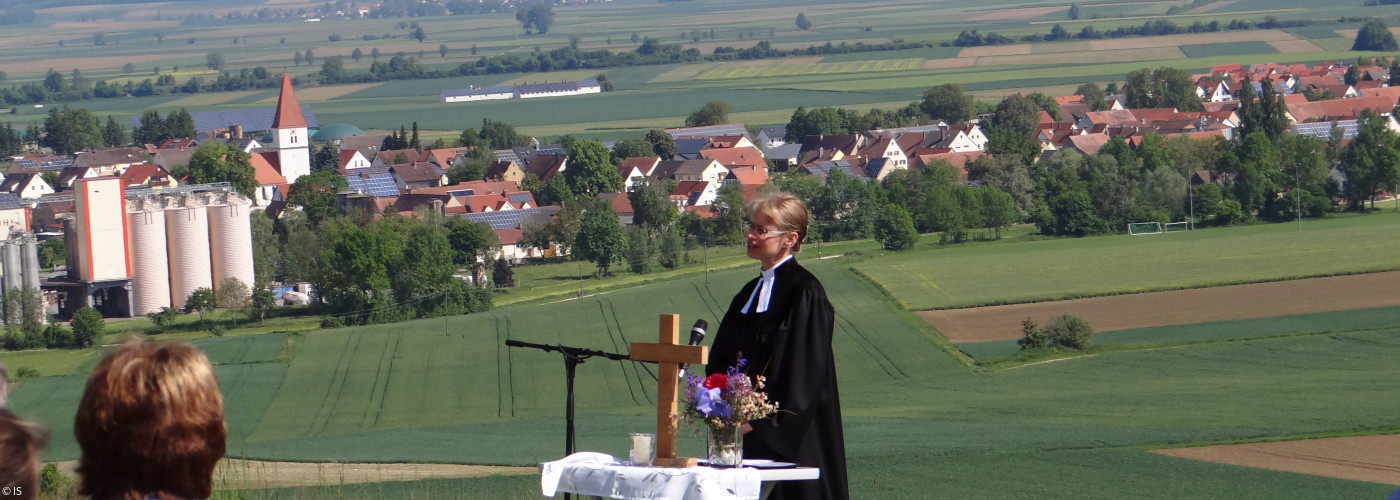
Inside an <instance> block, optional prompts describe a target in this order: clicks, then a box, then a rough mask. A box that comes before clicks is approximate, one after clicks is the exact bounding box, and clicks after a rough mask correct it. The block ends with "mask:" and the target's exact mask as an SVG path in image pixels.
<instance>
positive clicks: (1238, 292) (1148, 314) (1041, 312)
mask: <svg viewBox="0 0 1400 500" xmlns="http://www.w3.org/2000/svg"><path fill="white" fill-rule="evenodd" d="M1397 284H1400V271H1390V272H1383V273H1368V274H1353V275H1348V276H1332V277H1327V278H1309V279H1301V280H1290V281H1276V282H1271V283H1255V284H1249V285H1232V286H1221V287H1214V288H1194V289H1189V290H1172V291H1168V292H1151V293H1136V294H1131V295H1113V296H1108V297H1093V298H1087V299H1074V300H1057V301H1052V302H1036V303H1031V304H1011V305H1004V306H988V307H973V308H968V309H946V310H938V311H919V312H918V314H919V316H920V317H922V318H924V321H927V322H929V324H931V325H933V326H934V327H935V328H937V329H938V330H939V331H941V332H943V335H944V336H946V337H948V340H951V341H953V342H984V341H989V340H1014V339H1017V338H1020V337H1021V320H1024V319H1026V318H1031V319H1033V320H1035V321H1036V322H1039V323H1041V324H1044V323H1046V322H1047V321H1048V320H1049V319H1050V318H1052V317H1055V316H1059V315H1060V314H1064V313H1069V314H1073V315H1076V316H1079V317H1082V318H1084V319H1086V320H1088V321H1089V324H1090V325H1093V327H1094V330H1096V331H1111V330H1123V329H1128V328H1142V327H1149V326H1166V325H1181V324H1189V323H1205V322H1209V321H1224V320H1232V319H1252V318H1269V317H1274V316H1284V315H1289V314H1306V313H1318V312H1328V311H1343V310H1349V309H1366V308H1371V307H1384V306H1393V305H1400V298H1397V297H1396V296H1394V295H1393V294H1388V293H1380V292H1379V291H1381V290H1395V289H1396V286H1397Z"/></svg>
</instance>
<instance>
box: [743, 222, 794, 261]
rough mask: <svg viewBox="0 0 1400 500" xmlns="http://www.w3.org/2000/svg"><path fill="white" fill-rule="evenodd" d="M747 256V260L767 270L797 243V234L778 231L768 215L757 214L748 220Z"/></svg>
mask: <svg viewBox="0 0 1400 500" xmlns="http://www.w3.org/2000/svg"><path fill="white" fill-rule="evenodd" d="M747 238H748V254H749V258H751V259H755V260H758V261H759V262H762V263H763V268H764V269H768V268H771V267H773V265H774V264H777V263H778V261H779V260H782V258H783V257H786V256H787V254H788V252H789V251H790V250H791V249H792V245H793V244H794V243H796V242H797V233H794V232H792V231H783V230H780V229H778V226H777V224H774V223H773V219H772V218H770V217H768V214H764V213H757V214H754V215H753V217H751V218H750V219H749V234H748V236H747Z"/></svg>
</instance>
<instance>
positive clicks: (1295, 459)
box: [1153, 435, 1400, 484]
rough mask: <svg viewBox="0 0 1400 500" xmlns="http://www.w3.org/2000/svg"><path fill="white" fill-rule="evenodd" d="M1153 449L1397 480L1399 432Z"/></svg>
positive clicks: (1209, 459)
mask: <svg viewBox="0 0 1400 500" xmlns="http://www.w3.org/2000/svg"><path fill="white" fill-rule="evenodd" d="M1153 453H1158V454H1162V455H1167V456H1172V457H1178V458H1189V459H1192V460H1202V461H1206V462H1216V463H1222V464H1231V465H1243V466H1246V467H1258V468H1261V469H1272V470H1281V471H1286V472H1298V473H1302V474H1313V475H1318V476H1327V477H1337V478H1342V479H1354V480H1357V481H1370V482H1373V483H1384V484H1400V435H1388V436H1357V437H1344V438H1328V439H1308V440H1303V441H1282V442H1277V443H1250V444H1236V445H1226V446H1201V447H1197V448H1178V449H1173V450H1157V451H1154V452H1153Z"/></svg>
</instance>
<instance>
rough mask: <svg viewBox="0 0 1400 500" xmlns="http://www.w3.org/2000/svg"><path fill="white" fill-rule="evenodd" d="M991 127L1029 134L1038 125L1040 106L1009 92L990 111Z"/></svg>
mask: <svg viewBox="0 0 1400 500" xmlns="http://www.w3.org/2000/svg"><path fill="white" fill-rule="evenodd" d="M991 125H992V128H996V129H1001V130H1005V131H1008V132H1015V133H1018V134H1023V135H1030V134H1031V133H1033V132H1035V130H1036V128H1037V127H1039V126H1040V106H1039V105H1038V104H1036V103H1035V101H1032V100H1031V99H1030V98H1028V97H1026V96H1023V95H1020V94H1011V95H1009V96H1006V98H1005V99H1002V100H1001V102H1000V103H998V104H997V107H996V111H993V112H992V120H991Z"/></svg>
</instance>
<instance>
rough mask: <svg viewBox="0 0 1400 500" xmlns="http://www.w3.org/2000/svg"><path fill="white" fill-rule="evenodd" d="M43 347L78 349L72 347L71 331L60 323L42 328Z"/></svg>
mask: <svg viewBox="0 0 1400 500" xmlns="http://www.w3.org/2000/svg"><path fill="white" fill-rule="evenodd" d="M44 346H45V347H48V348H49V349H57V348H60V347H78V346H76V345H74V339H73V331H72V330H69V329H68V328H66V327H64V326H63V325H62V324H61V323H53V324H50V325H49V326H47V327H45V328H44Z"/></svg>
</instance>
